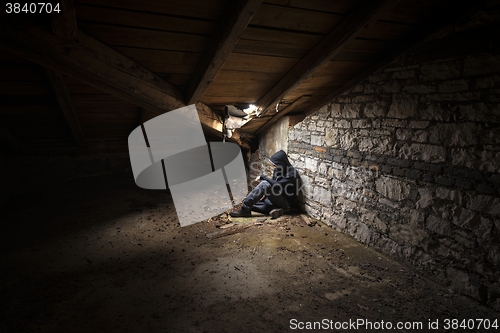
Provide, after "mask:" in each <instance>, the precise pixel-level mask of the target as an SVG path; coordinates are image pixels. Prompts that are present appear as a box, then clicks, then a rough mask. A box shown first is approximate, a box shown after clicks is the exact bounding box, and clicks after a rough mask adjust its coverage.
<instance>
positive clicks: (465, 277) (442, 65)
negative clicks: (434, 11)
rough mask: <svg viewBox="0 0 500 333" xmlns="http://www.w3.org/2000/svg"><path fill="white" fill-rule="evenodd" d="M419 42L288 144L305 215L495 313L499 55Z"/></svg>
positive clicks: (475, 46)
mask: <svg viewBox="0 0 500 333" xmlns="http://www.w3.org/2000/svg"><path fill="white" fill-rule="evenodd" d="M487 31H488V30H487V29H485V30H484V31H482V30H469V31H466V32H463V33H453V34H450V35H448V36H446V37H443V38H440V39H436V40H432V41H428V42H426V43H423V44H421V45H419V46H417V47H415V48H413V49H412V50H410V51H408V52H407V53H405V54H404V55H402V56H400V57H399V58H398V59H396V60H395V61H393V62H392V63H391V64H390V65H388V66H386V67H384V68H382V69H380V70H379V71H377V72H376V73H374V74H373V75H371V76H370V77H368V78H367V79H365V80H364V81H363V82H361V83H359V84H358V85H357V86H355V87H354V88H353V89H352V90H351V91H349V92H347V93H345V94H343V95H342V96H340V97H339V98H337V99H335V100H333V101H331V103H329V104H328V105H326V106H324V107H323V108H321V109H320V110H318V111H317V112H315V113H314V114H312V115H310V116H308V117H306V119H305V120H304V121H302V122H301V123H298V124H296V125H295V126H294V127H292V128H291V129H290V131H289V134H288V139H289V143H288V154H289V156H290V159H291V161H292V163H293V164H294V165H295V166H296V167H297V168H298V169H299V170H300V172H301V175H302V179H303V182H304V184H305V191H306V197H307V199H306V209H307V212H308V213H309V214H310V215H312V216H313V217H316V218H318V219H321V220H322V221H324V222H325V223H327V224H328V225H331V226H332V227H333V228H335V229H337V230H340V231H343V232H346V233H347V234H349V235H351V236H352V237H354V238H355V239H357V240H359V241H361V242H362V243H365V244H367V245H369V246H371V247H374V248H376V249H378V250H380V251H382V252H384V253H386V254H388V255H390V256H392V257H394V258H397V259H399V260H401V261H403V262H405V263H407V264H410V265H412V266H414V267H416V268H417V269H418V270H420V271H422V272H425V273H426V275H427V276H430V277H433V278H434V279H435V280H437V281H438V282H440V283H443V284H446V285H448V286H449V287H450V288H452V289H454V290H455V291H458V292H462V293H465V294H467V295H470V296H472V297H474V298H476V299H478V300H482V301H484V302H486V303H488V304H490V305H491V306H492V307H494V308H496V309H500V300H499V296H500V285H499V275H500V274H499V268H500V186H499V184H500V174H499V172H500V144H499V143H500V54H499V52H498V50H499V43H498V38H497V37H494V36H492V35H491V33H489V34H488V32H487Z"/></svg>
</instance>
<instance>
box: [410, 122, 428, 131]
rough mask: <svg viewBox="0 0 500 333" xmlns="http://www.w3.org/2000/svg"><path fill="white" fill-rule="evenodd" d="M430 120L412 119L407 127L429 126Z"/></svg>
mask: <svg viewBox="0 0 500 333" xmlns="http://www.w3.org/2000/svg"><path fill="white" fill-rule="evenodd" d="M429 124H430V122H429V121H426V120H412V121H410V122H409V123H408V128H412V129H424V128H427V127H428V126H429Z"/></svg>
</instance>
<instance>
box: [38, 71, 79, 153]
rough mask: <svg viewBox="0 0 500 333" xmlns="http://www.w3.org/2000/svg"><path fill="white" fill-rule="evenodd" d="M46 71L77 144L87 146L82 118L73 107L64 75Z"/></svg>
mask: <svg viewBox="0 0 500 333" xmlns="http://www.w3.org/2000/svg"><path fill="white" fill-rule="evenodd" d="M46 73H47V78H48V79H49V83H50V85H51V87H52V90H53V92H54V94H55V96H56V99H57V103H58V104H59V107H60V109H61V111H62V112H63V114H64V118H66V121H67V123H68V125H69V127H70V129H71V133H73V137H74V138H75V141H76V143H77V145H78V146H79V147H85V146H86V145H87V140H86V139H85V134H84V133H83V129H82V126H81V124H80V120H79V119H78V114H77V113H76V110H75V108H74V107H73V103H72V101H71V96H70V94H69V91H68V87H67V86H66V83H65V82H64V78H63V76H62V75H61V74H59V73H57V72H54V71H53V70H50V69H47V70H46Z"/></svg>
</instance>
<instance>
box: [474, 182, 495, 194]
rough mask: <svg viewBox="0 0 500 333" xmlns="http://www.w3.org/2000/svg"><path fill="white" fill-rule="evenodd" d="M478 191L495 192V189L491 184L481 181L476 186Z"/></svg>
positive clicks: (484, 192)
mask: <svg viewBox="0 0 500 333" xmlns="http://www.w3.org/2000/svg"><path fill="white" fill-rule="evenodd" d="M476 191H478V192H479V193H483V194H495V189H494V187H493V186H491V185H490V184H485V183H481V184H478V185H477V186H476Z"/></svg>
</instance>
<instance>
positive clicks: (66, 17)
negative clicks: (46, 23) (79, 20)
mask: <svg viewBox="0 0 500 333" xmlns="http://www.w3.org/2000/svg"><path fill="white" fill-rule="evenodd" d="M58 3H59V9H60V12H59V13H57V12H53V13H51V14H50V24H51V26H52V31H53V32H54V35H55V36H56V37H59V38H60V39H62V40H64V41H66V42H68V43H77V42H78V28H77V25H76V16H75V7H74V5H73V1H72V0H60V1H58Z"/></svg>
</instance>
